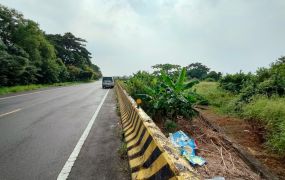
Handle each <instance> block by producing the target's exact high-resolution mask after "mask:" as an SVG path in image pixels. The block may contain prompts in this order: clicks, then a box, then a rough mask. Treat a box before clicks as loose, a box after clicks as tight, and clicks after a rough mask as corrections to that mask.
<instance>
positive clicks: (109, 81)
mask: <svg viewBox="0 0 285 180" xmlns="http://www.w3.org/2000/svg"><path fill="white" fill-rule="evenodd" d="M114 85H115V83H114V78H113V77H103V79H102V88H103V89H105V88H113V87H114Z"/></svg>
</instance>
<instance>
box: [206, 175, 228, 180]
mask: <svg viewBox="0 0 285 180" xmlns="http://www.w3.org/2000/svg"><path fill="white" fill-rule="evenodd" d="M206 180H225V178H224V177H222V176H215V177H213V178H211V179H206Z"/></svg>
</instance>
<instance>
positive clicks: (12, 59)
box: [0, 5, 101, 86]
mask: <svg viewBox="0 0 285 180" xmlns="http://www.w3.org/2000/svg"><path fill="white" fill-rule="evenodd" d="M85 43H86V41H85V40H83V39H80V38H77V37H75V36H74V35H72V34H71V33H65V34H64V35H63V36H62V35H46V34H45V33H44V32H43V31H42V30H41V29H40V28H39V25H38V24H37V23H35V22H34V21H32V20H29V19H25V18H24V17H23V15H22V14H21V13H19V12H17V11H16V10H14V9H9V8H7V7H5V6H2V5H0V79H1V81H0V86H14V85H25V84H32V83H36V84H46V83H57V82H65V81H78V80H91V79H96V78H99V77H100V76H101V73H100V69H99V68H98V67H97V66H96V65H93V64H92V63H91V56H90V55H91V54H90V52H88V50H87V49H86V48H85Z"/></svg>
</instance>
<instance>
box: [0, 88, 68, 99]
mask: <svg viewBox="0 0 285 180" xmlns="http://www.w3.org/2000/svg"><path fill="white" fill-rule="evenodd" d="M59 88H63V87H57V88H53V89H47V90H41V91H36V92H32V93H25V94H18V95H14V96H7V97H3V98H0V101H1V100H4V99H10V98H14V97H19V96H26V95H30V94H38V93H42V92H47V91H52V90H55V89H59Z"/></svg>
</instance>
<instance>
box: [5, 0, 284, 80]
mask: <svg viewBox="0 0 285 180" xmlns="http://www.w3.org/2000/svg"><path fill="white" fill-rule="evenodd" d="M1 1H2V2H1ZM0 3H2V4H4V5H7V6H9V7H13V8H16V9H18V10H20V11H21V12H23V14H24V15H26V17H28V18H31V19H33V20H35V21H37V22H39V24H40V25H41V27H42V29H44V30H45V31H46V32H48V33H63V32H67V31H70V32H72V33H74V34H75V35H76V36H80V37H82V38H85V39H86V40H87V41H88V46H87V47H88V48H89V50H90V51H91V52H92V53H93V56H94V62H95V63H96V64H98V65H99V66H100V67H101V69H102V70H103V73H104V74H108V75H123V74H131V73H132V72H135V71H137V70H139V69H147V70H149V69H150V66H152V65H154V64H157V63H167V62H169V63H176V64H181V65H187V64H189V63H191V62H194V61H200V62H202V63H204V64H206V65H208V66H210V67H211V68H213V69H214V70H219V71H222V72H236V71H239V70H240V69H243V70H245V71H254V70H255V69H256V68H257V67H260V66H265V65H268V64H269V63H270V62H272V61H273V60H274V59H276V58H278V57H279V56H281V55H285V50H284V41H283V39H284V35H285V20H284V17H285V11H284V9H285V1H283V0H273V1H260V0H251V1H247V0H234V1H227V0H204V1H201V0H176V1H174V0H156V1H155V0H154V1H149V0H108V1H107V0H96V1H95V0H81V1H76V0H61V1H58V0H49V1H45V0H13V1H10V0H0Z"/></svg>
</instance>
